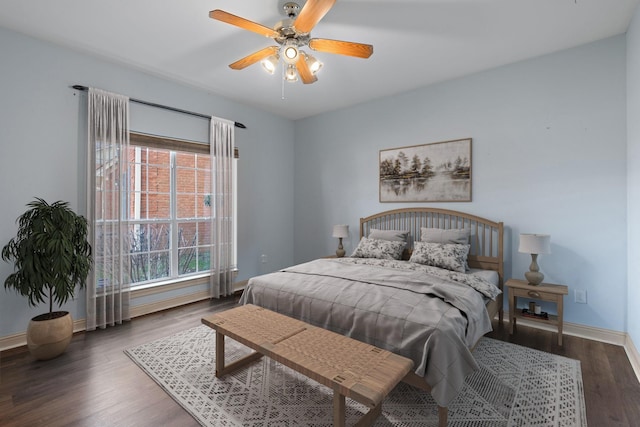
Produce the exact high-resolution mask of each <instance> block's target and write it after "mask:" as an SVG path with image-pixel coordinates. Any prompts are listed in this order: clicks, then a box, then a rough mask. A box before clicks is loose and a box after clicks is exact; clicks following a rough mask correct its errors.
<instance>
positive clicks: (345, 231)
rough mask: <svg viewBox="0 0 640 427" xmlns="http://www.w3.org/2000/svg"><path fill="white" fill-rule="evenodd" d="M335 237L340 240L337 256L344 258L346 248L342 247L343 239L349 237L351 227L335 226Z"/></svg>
mask: <svg viewBox="0 0 640 427" xmlns="http://www.w3.org/2000/svg"><path fill="white" fill-rule="evenodd" d="M333 237H337V238H338V239H339V242H340V243H338V250H337V251H336V256H337V257H338V258H342V257H343V256H344V253H345V252H344V248H343V247H342V238H343V237H349V226H348V225H334V226H333Z"/></svg>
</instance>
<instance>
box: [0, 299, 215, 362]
mask: <svg viewBox="0 0 640 427" xmlns="http://www.w3.org/2000/svg"><path fill="white" fill-rule="evenodd" d="M208 298H209V292H207V291H201V292H196V293H193V294H188V295H181V296H178V297H174V298H170V299H166V300H162V301H158V302H154V303H151V304H143V305H136V306H133V307H131V313H130V314H131V318H132V319H133V318H134V317H139V316H144V315H145V314H151V313H155V312H156V311H162V310H167V309H169V308H174V307H178V306H180V305H186V304H190V303H193V302H198V301H202V300H206V299H208ZM86 329H87V322H86V319H78V320H74V321H73V332H74V333H75V332H81V331H85V330H86ZM26 345H27V331H24V332H20V333H17V334H13V335H7V336H5V337H0V351H5V350H10V349H12V348H17V347H23V346H26Z"/></svg>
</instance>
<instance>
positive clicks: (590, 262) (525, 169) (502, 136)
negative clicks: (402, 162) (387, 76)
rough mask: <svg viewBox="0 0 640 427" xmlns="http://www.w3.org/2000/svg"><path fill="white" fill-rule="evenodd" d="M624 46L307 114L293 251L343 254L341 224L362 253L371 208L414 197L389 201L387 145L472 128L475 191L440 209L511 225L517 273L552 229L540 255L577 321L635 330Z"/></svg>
mask: <svg viewBox="0 0 640 427" xmlns="http://www.w3.org/2000/svg"><path fill="white" fill-rule="evenodd" d="M625 49H626V46H625V37H624V36H618V37H613V38H609V39H606V40H602V41H599V42H596V43H592V44H589V45H585V46H582V47H578V48H574V49H570V50H566V51H562V52H559V53H556V54H552V55H547V56H543V57H539V58H536V59H532V60H527V61H523V62H520V63H516V64H513V65H509V66H504V67H500V68H497V69H494V70H491V71H487V72H483V73H479V74H475V75H471V76H468V77H464V78H460V79H457V80H452V81H448V82H445V83H442V84H437V85H432V86H428V87H425V88H422V89H419V90H414V91H412V92H409V93H405V94H402V95H398V96H392V97H387V98H383V99H380V100H377V101H373V102H368V103H365V104H362V105H359V106H356V107H353V108H348V109H343V110H340V111H335V112H331V113H327V114H323V115H320V116H316V117H312V118H308V119H305V120H301V121H298V122H296V127H295V131H296V146H295V154H296V156H295V158H296V164H295V207H296V211H295V249H296V251H295V260H296V261H297V262H300V261H305V260H308V259H311V258H314V257H318V256H321V255H326V254H331V253H333V252H334V251H335V248H336V246H337V242H336V239H333V238H332V237H331V227H332V226H333V225H334V224H344V223H346V224H349V225H350V229H351V234H352V236H351V238H350V239H347V242H346V250H347V251H348V252H349V251H352V250H353V248H354V246H355V245H356V244H357V242H358V224H359V223H358V219H359V218H360V217H362V216H367V215H370V214H373V213H375V212H379V211H381V210H386V209H392V208H398V207H406V206H410V205H411V204H404V205H403V204H381V203H379V202H378V184H377V180H378V169H377V165H378V153H379V150H380V149H385V148H393V147H402V146H407V145H416V144H424V143H430V142H437V141H445V140H451V139H458V138H465V137H471V138H473V151H472V157H473V173H472V180H473V201H472V202H470V203H449V204H447V203H439V204H435V203H433V204H429V205H430V206H436V207H442V208H449V209H456V210H462V211H466V212H470V213H473V214H476V215H479V216H483V217H487V218H490V219H494V220H499V221H503V222H504V223H505V225H506V228H507V231H506V236H505V240H506V247H505V251H506V276H507V278H508V277H516V278H519V277H522V276H523V273H524V272H525V271H526V270H528V266H529V263H530V260H531V259H530V256H529V255H526V254H520V253H518V252H517V246H518V235H519V233H521V232H536V233H549V234H550V235H551V242H552V252H553V253H552V254H551V255H544V256H540V258H539V262H540V266H541V269H542V271H543V273H544V274H545V281H548V282H552V283H553V282H555V283H563V284H566V285H568V286H569V288H570V295H569V296H568V297H566V298H565V301H566V304H565V316H566V317H565V319H566V321H568V322H574V323H579V324H583V325H590V326H594V327H600V328H606V329H611V330H616V331H624V330H625V324H626V307H627V304H626V299H627V258H626V253H627V249H626V246H627V243H626V242H627V234H626V233H627V224H626V218H627V211H626V199H627V192H626V188H627V187H626V179H627V176H626V93H625V90H626V89H625V87H626V74H625V72H626V65H625V64H626V62H625V61H626V59H625ZM380 84H384V82H380ZM413 205H418V204H413ZM575 289H584V290H586V291H587V294H588V304H586V305H584V304H575V303H574V302H573V301H574V298H573V293H574V290H575ZM549 309H550V310H551V308H549Z"/></svg>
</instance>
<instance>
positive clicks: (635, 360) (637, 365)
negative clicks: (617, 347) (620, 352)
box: [624, 336, 640, 381]
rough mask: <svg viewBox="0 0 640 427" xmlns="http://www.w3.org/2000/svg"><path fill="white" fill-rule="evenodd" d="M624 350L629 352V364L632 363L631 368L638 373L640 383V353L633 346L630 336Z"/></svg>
mask: <svg viewBox="0 0 640 427" xmlns="http://www.w3.org/2000/svg"><path fill="white" fill-rule="evenodd" d="M624 349H625V351H626V352H627V357H628V358H629V362H631V366H632V367H633V370H634V371H635V373H636V377H638V381H640V353H638V349H637V348H636V346H635V345H634V344H633V340H632V339H631V337H630V336H627V341H626V342H625V345H624Z"/></svg>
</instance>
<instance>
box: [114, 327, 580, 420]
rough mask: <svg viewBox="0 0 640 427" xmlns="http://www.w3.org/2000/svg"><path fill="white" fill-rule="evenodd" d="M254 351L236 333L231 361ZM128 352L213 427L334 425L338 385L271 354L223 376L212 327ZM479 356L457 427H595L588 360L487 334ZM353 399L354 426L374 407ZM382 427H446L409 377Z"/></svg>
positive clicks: (455, 410) (455, 408)
mask: <svg viewBox="0 0 640 427" xmlns="http://www.w3.org/2000/svg"><path fill="white" fill-rule="evenodd" d="M249 351H250V350H249V349H248V348H247V347H245V346H244V345H242V344H239V343H237V342H236V341H233V340H232V339H229V338H227V339H226V345H225V353H226V354H225V356H226V358H227V359H228V360H234V359H236V358H237V357H239V356H240V355H242V354H245V353H248V352H249ZM125 353H126V354H127V355H128V356H129V357H130V358H131V359H132V360H133V361H134V362H135V363H136V364H137V365H138V366H139V367H140V368H142V369H143V370H144V371H145V372H146V373H147V374H148V375H149V376H150V377H151V378H153V380H154V381H156V383H158V385H160V386H161V387H162V388H163V389H164V390H165V391H166V392H167V393H168V394H169V395H170V396H171V397H172V398H173V399H174V400H175V401H176V402H178V403H179V404H180V405H181V406H182V407H183V408H184V409H185V410H186V411H187V412H189V413H190V414H191V415H192V416H193V417H194V418H195V419H196V420H197V421H198V422H199V423H200V424H202V425H203V426H251V427H259V426H264V427H267V426H269V427H273V426H325V425H326V426H330V425H332V405H333V401H332V391H331V390H330V389H329V388H327V387H324V386H322V385H320V384H318V383H316V382H315V381H313V380H310V379H308V378H307V377H305V376H304V375H301V374H299V373H297V372H295V371H293V370H291V369H289V368H287V367H286V366H283V365H281V364H280V363H277V362H275V361H273V360H271V359H269V358H267V357H264V358H262V359H260V360H259V361H258V362H255V363H253V364H252V365H250V366H248V367H246V368H243V369H240V370H238V371H236V372H234V373H232V374H229V375H226V376H225V377H224V378H221V379H220V378H216V376H215V331H214V330H213V329H211V328H209V327H207V326H205V325H200V326H197V327H195V328H192V329H189V330H187V331H184V332H181V333H178V334H176V335H172V336H169V337H166V338H161V339H159V340H156V341H153V342H150V343H147V344H143V345H140V346H137V347H134V348H130V349H127V350H125ZM473 354H474V357H475V358H476V360H477V361H478V364H479V365H480V367H481V369H480V370H479V371H477V372H475V373H473V374H472V375H469V376H468V377H467V379H466V383H465V387H464V389H463V391H462V392H461V393H460V395H459V396H458V397H457V398H456V399H455V400H454V401H453V402H452V404H451V405H450V406H449V426H451V427H512V426H534V427H543V426H544V427H547V426H549V427H582V426H584V427H586V425H587V421H586V411H585V405H584V393H583V388H582V373H581V370H580V362H579V361H577V360H573V359H568V358H565V357H562V356H557V355H553V354H549V353H545V352H542V351H538V350H533V349H529V348H526V347H522V346H518V345H515V344H510V343H505V342H502V341H498V340H494V339H491V338H486V337H484V338H482V339H481V340H480V342H479V343H478V345H477V346H476V348H475V350H474V353H473ZM346 402H347V425H352V424H353V423H355V422H356V421H357V419H358V418H359V417H360V416H361V414H362V413H364V412H366V410H367V408H365V407H364V406H363V405H360V404H359V403H357V402H355V401H352V400H350V399H346ZM375 425H376V426H407V427H414V426H415V427H418V426H420V427H425V426H437V425H438V413H437V406H436V403H435V402H434V401H433V399H432V398H431V396H430V395H429V394H428V393H425V392H423V391H421V390H418V389H416V388H414V387H411V386H409V385H407V384H405V383H402V382H401V383H400V384H398V386H397V387H396V388H395V389H394V390H393V391H392V392H391V393H390V394H389V395H388V396H387V398H386V399H385V400H384V401H383V404H382V414H381V415H380V417H378V419H377V421H376V423H375Z"/></svg>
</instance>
